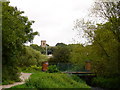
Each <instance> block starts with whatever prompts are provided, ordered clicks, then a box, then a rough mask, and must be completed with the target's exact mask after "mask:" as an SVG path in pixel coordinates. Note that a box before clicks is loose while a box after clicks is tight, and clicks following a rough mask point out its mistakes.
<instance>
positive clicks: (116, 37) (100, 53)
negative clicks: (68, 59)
mask: <svg viewBox="0 0 120 90" xmlns="http://www.w3.org/2000/svg"><path fill="white" fill-rule="evenodd" d="M96 4H97V5H96V7H97V8H96V9H93V11H95V12H97V13H96V14H97V15H99V16H102V17H103V18H104V20H105V19H106V22H104V24H102V23H101V24H96V25H95V23H92V21H89V20H88V21H87V22H85V21H80V20H77V22H76V24H75V27H74V28H75V29H77V30H78V31H81V30H83V32H84V37H86V38H87V39H88V42H90V43H91V45H89V46H87V47H85V48H84V49H83V53H84V52H86V51H87V53H88V56H84V55H82V56H83V57H84V58H87V57H89V59H90V60H91V61H92V70H93V72H95V73H96V74H97V75H98V76H105V77H113V76H116V75H120V72H119V68H120V65H119V61H120V60H119V58H120V57H119V54H120V30H119V29H120V28H119V27H120V23H119V22H120V15H119V13H120V12H119V11H120V1H119V2H96ZM95 12H94V13H95ZM87 45H88V44H87ZM79 53H80V51H79ZM77 54H78V53H77ZM76 56H78V55H76ZM73 61H74V60H73ZM111 72H112V73H111Z"/></svg>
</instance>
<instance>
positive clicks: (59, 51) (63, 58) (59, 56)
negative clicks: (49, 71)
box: [49, 46, 70, 64]
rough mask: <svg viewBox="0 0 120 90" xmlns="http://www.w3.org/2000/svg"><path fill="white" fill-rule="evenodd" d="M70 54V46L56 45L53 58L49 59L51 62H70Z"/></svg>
mask: <svg viewBox="0 0 120 90" xmlns="http://www.w3.org/2000/svg"><path fill="white" fill-rule="evenodd" d="M69 54H70V50H69V48H68V47H67V46H66V47H60V46H58V47H56V48H55V50H54V52H53V58H51V59H50V60H49V62H50V63H54V64H57V63H67V62H69Z"/></svg>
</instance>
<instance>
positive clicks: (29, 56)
mask: <svg viewBox="0 0 120 90" xmlns="http://www.w3.org/2000/svg"><path fill="white" fill-rule="evenodd" d="M47 59H48V58H47V57H46V56H45V55H42V54H41V53H40V52H39V51H36V50H34V49H33V48H31V47H25V51H24V52H23V53H22V55H21V56H20V60H19V66H20V67H30V66H31V65H37V66H40V65H41V63H42V62H43V61H47Z"/></svg>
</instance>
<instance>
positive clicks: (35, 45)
mask: <svg viewBox="0 0 120 90" xmlns="http://www.w3.org/2000/svg"><path fill="white" fill-rule="evenodd" d="M30 47H31V48H33V49H35V50H37V51H40V46H38V45H37V44H31V45H30Z"/></svg>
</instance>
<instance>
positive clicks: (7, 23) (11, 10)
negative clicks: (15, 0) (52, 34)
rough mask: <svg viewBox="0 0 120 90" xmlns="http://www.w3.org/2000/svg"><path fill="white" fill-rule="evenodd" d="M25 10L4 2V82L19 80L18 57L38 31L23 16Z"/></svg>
mask: <svg viewBox="0 0 120 90" xmlns="http://www.w3.org/2000/svg"><path fill="white" fill-rule="evenodd" d="M23 13H24V12H23V11H19V10H18V9H17V7H12V6H10V5H9V2H3V3H2V69H3V70H2V71H3V75H2V76H3V77H2V78H3V82H4V81H7V80H15V81H16V80H18V76H19V75H18V70H17V65H18V62H19V60H18V58H17V57H19V54H20V53H22V51H23V49H24V43H26V42H31V41H32V40H33V38H34V36H35V35H37V34H38V32H33V30H32V28H31V25H32V23H34V21H29V20H28V18H27V17H25V16H22V14H23Z"/></svg>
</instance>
